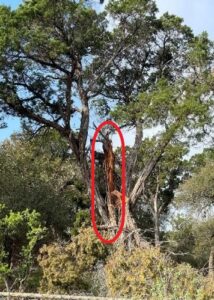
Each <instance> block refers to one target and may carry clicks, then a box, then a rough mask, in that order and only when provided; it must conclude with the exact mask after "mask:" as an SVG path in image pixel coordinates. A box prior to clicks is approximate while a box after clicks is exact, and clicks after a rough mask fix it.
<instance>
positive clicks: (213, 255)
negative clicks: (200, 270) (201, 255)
mask: <svg viewBox="0 0 214 300" xmlns="http://www.w3.org/2000/svg"><path fill="white" fill-rule="evenodd" d="M208 268H209V276H212V277H214V247H211V250H210V257H209V266H208Z"/></svg>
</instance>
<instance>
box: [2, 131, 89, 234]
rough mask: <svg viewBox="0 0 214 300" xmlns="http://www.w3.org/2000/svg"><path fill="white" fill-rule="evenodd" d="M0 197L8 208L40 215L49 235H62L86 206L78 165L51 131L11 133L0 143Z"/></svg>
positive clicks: (64, 143)
mask: <svg viewBox="0 0 214 300" xmlns="http://www.w3.org/2000/svg"><path fill="white" fill-rule="evenodd" d="M0 172H1V178H0V199H1V203H4V204H5V205H6V206H7V208H8V209H11V210H13V211H16V212H17V211H22V210H25V209H26V208H29V209H30V210H36V211H37V212H39V213H40V214H41V219H42V221H44V222H45V224H46V226H47V227H48V229H49V232H50V233H51V235H54V236H57V235H59V236H64V235H65V230H66V229H67V228H68V227H72V225H73V223H74V222H75V220H76V214H77V212H79V211H80V210H84V209H86V208H87V209H88V207H89V200H88V197H86V196H85V195H84V189H85V187H84V185H83V184H82V182H81V178H80V175H78V168H77V167H76V166H75V163H74V162H73V161H72V158H70V155H69V154H68V145H67V143H66V141H65V140H63V139H61V138H60V136H59V134H58V133H57V132H56V131H54V130H49V131H48V132H40V134H39V135H37V136H36V137H32V135H30V134H29V133H22V134H20V135H15V136H13V137H12V138H11V139H10V140H7V141H5V142H3V143H2V144H1V145H0Z"/></svg>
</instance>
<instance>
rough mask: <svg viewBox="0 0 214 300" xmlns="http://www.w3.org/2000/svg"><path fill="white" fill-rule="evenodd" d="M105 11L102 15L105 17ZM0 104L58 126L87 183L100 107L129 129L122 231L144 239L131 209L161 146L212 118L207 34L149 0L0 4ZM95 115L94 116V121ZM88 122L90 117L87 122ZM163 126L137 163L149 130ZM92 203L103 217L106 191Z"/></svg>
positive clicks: (198, 130)
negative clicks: (100, 6) (101, 6)
mask: <svg viewBox="0 0 214 300" xmlns="http://www.w3.org/2000/svg"><path fill="white" fill-rule="evenodd" d="M107 13H108V16H107ZM0 42H1V43H0V44H1V46H0V70H1V71H0V72H1V76H0V78H1V79H0V103H1V110H3V111H5V112H6V113H7V114H13V115H18V116H20V117H21V118H24V119H27V120H28V121H30V122H31V125H32V126H34V125H36V126H46V127H50V128H54V129H56V130H57V131H58V132H59V133H60V134H61V135H62V136H63V137H64V138H66V139H67V141H68V142H69V144H70V148H71V150H72V153H73V155H74V156H75V158H76V161H77V162H78V164H79V166H80V169H81V172H82V177H83V179H84V180H85V183H86V184H87V189H88V192H90V171H89V170H90V158H89V157H88V153H89V151H88V147H89V143H88V136H89V126H90V124H92V122H93V121H94V122H96V120H97V119H96V117H95V113H97V114H96V116H100V115H102V116H104V117H105V118H106V119H107V118H109V117H111V118H114V119H115V120H116V121H117V122H118V123H119V124H120V125H121V126H123V127H126V128H133V129H135V134H134V135H135V137H134V140H135V143H134V146H133V148H132V149H131V151H130V152H129V155H128V157H127V214H126V229H127V230H126V231H130V232H132V235H129V236H131V237H133V238H134V239H135V241H137V242H138V243H140V236H139V235H138V233H137V232H138V231H137V230H136V229H137V228H136V223H135V220H134V218H133V216H132V211H133V208H134V206H135V205H136V203H137V201H139V199H141V196H142V193H143V192H144V190H145V183H146V181H147V179H148V178H149V177H150V175H151V173H152V171H153V169H154V168H155V166H156V165H157V163H158V161H159V160H160V159H161V157H162V156H163V154H164V152H165V149H166V148H167V147H168V145H169V144H170V143H173V142H174V141H175V140H176V139H179V138H181V136H184V137H183V138H185V136H186V137H193V138H194V137H197V138H200V137H201V136H202V135H203V134H205V133H204V132H206V131H207V130H208V126H207V125H208V124H209V125H210V126H211V125H212V118H211V115H212V108H213V101H212V100H213V99H212V92H213V82H214V79H213V76H212V72H211V67H212V62H213V43H211V42H210V41H209V39H208V36H207V34H206V33H203V34H202V35H200V36H198V37H194V35H193V33H192V31H191V29H190V28H188V27H187V26H185V25H184V24H183V20H182V19H181V18H179V17H176V16H173V15H169V14H164V15H163V16H161V17H157V7H156V5H155V2H154V1H152V0H131V1H130V0H120V1H119V0H112V1H110V3H109V4H108V7H107V9H106V10H105V12H104V13H97V12H96V11H95V10H94V9H93V7H91V6H90V5H89V4H88V2H87V1H75V0H59V1H54V2H53V1H50V0H32V1H25V2H24V3H23V4H22V5H21V6H19V7H18V8H17V9H16V10H14V11H12V10H10V9H9V8H7V7H5V6H1V7H0ZM90 120H91V121H90ZM90 122H91V123H90ZM157 125H160V126H161V129H162V130H161V132H160V134H159V135H158V138H157V140H156V143H155V145H153V149H152V151H151V156H150V158H149V159H148V161H147V162H146V163H145V164H144V167H143V169H141V170H139V169H138V168H137V161H138V151H139V148H140V147H141V146H142V143H143V132H144V130H145V129H148V128H153V127H154V126H157ZM96 203H97V210H98V213H99V215H100V216H101V218H102V219H103V222H104V223H105V224H108V223H109V218H108V215H109V214H108V213H109V212H108V211H107V208H106V205H105V199H104V198H103V197H102V195H101V194H100V192H99V190H98V189H97V190H96Z"/></svg>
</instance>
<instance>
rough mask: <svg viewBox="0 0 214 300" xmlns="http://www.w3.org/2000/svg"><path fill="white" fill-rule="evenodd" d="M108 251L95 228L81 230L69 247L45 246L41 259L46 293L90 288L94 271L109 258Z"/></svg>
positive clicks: (43, 289)
mask: <svg viewBox="0 0 214 300" xmlns="http://www.w3.org/2000/svg"><path fill="white" fill-rule="evenodd" d="M107 253H108V251H107V248H106V247H105V246H104V245H103V244H102V243H101V242H100V241H99V240H98V239H97V237H96V236H95V234H94V232H93V230H92V228H84V229H81V230H79V234H78V235H77V236H75V237H74V238H73V239H72V241H71V242H70V243H68V244H59V243H58V244H57V243H55V244H52V245H48V246H47V245H44V246H43V247H42V248H41V249H40V255H39V257H38V261H39V265H40V267H41V268H42V272H43V278H42V281H41V289H42V291H47V290H48V291H49V292H69V291H72V290H75V289H77V288H79V289H80V290H81V289H89V288H90V283H91V280H92V274H93V268H94V267H95V265H96V263H97V262H98V261H99V260H103V259H105V257H106V255H107Z"/></svg>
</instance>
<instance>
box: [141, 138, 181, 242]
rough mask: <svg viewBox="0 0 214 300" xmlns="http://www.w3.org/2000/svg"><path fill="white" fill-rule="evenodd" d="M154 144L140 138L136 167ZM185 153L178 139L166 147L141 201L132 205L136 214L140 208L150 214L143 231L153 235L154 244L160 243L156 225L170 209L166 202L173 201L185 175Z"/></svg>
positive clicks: (158, 228) (150, 235)
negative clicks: (149, 219)
mask: <svg viewBox="0 0 214 300" xmlns="http://www.w3.org/2000/svg"><path fill="white" fill-rule="evenodd" d="M155 143H156V139H154V138H151V139H149V138H148V139H145V140H144V143H143V148H142V149H141V150H140V152H139V154H138V169H139V170H140V169H143V167H144V164H145V163H146V162H147V160H148V158H149V156H150V155H151V149H152V148H153V145H155ZM186 153H187V149H186V148H185V144H182V143H181V142H179V141H178V142H174V143H173V144H171V145H169V146H168V147H167V149H166V150H165V153H164V154H163V157H162V159H161V160H160V161H159V162H158V163H157V164H156V166H155V167H154V169H153V171H152V173H151V175H150V176H149V178H148V179H147V181H146V183H145V190H144V193H143V196H142V200H141V202H140V203H139V205H138V206H137V207H136V211H137V212H138V214H137V216H139V215H142V213H143V212H144V211H148V212H149V215H151V219H152V226H151V224H149V226H150V227H147V228H144V230H145V231H148V232H150V234H149V235H148V236H149V237H150V238H151V237H153V238H154V243H155V245H156V246H160V243H161V236H160V235H161V233H160V227H161V225H163V226H164V221H165V220H166V219H167V216H168V213H169V211H170V205H171V204H172V202H173V200H174V194H175V191H176V189H177V188H178V186H179V184H180V183H181V182H182V178H183V177H184V176H185V174H186V161H185V160H183V156H184V155H185V154H186ZM139 211H140V213H139ZM141 212H142V213H141ZM149 215H147V218H149ZM142 218H145V216H144V215H143V217H142ZM140 223H143V221H142V220H141V222H138V224H140ZM151 232H152V234H151Z"/></svg>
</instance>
